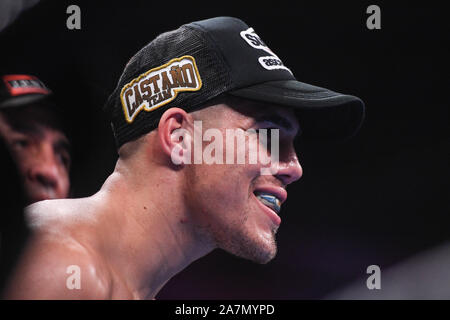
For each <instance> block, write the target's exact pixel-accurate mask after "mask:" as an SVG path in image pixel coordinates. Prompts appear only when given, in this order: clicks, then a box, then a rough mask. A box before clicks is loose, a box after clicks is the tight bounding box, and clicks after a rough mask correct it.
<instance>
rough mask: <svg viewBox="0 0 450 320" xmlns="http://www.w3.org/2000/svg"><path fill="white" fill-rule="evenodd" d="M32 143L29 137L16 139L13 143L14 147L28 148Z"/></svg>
mask: <svg viewBox="0 0 450 320" xmlns="http://www.w3.org/2000/svg"><path fill="white" fill-rule="evenodd" d="M29 144H30V142H29V141H28V139H16V140H14V141H13V143H12V145H13V147H14V148H19V149H21V148H26V147H28V145H29Z"/></svg>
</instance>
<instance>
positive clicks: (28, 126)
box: [0, 107, 71, 204]
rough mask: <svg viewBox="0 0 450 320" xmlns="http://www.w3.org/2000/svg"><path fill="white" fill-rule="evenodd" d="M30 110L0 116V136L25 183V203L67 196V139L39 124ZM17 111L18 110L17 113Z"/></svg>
mask: <svg viewBox="0 0 450 320" xmlns="http://www.w3.org/2000/svg"><path fill="white" fill-rule="evenodd" d="M31 108H32V107H25V108H17V109H18V110H13V111H12V112H11V111H8V112H4V111H3V112H0V134H1V135H2V137H3V139H4V140H5V141H6V143H7V145H8V146H9V148H10V151H11V154H12V156H13V158H14V160H15V161H16V164H17V167H18V169H19V171H20V174H21V177H22V179H23V183H24V189H25V193H26V199H27V203H28V204H31V203H34V202H37V201H40V200H46V199H59V198H66V197H67V196H68V195H69V190H70V180H69V170H70V162H71V157H70V152H69V142H68V139H67V137H66V136H65V135H64V133H62V132H61V131H60V130H58V129H56V128H54V127H52V126H50V125H49V123H48V121H44V122H42V121H40V120H41V118H42V117H45V116H46V113H45V112H44V113H41V114H38V116H36V115H37V113H39V112H40V111H38V110H37V109H34V110H32V109H31ZM19 109H20V110H19Z"/></svg>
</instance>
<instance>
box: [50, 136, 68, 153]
mask: <svg viewBox="0 0 450 320" xmlns="http://www.w3.org/2000/svg"><path fill="white" fill-rule="evenodd" d="M53 147H54V148H55V150H58V151H66V152H68V153H69V154H70V151H71V146H70V143H69V141H67V140H66V139H58V141H56V142H55V143H54V145H53Z"/></svg>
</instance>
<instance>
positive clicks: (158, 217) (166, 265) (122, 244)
mask: <svg viewBox="0 0 450 320" xmlns="http://www.w3.org/2000/svg"><path fill="white" fill-rule="evenodd" d="M166 170H169V169H167V168H156V169H154V170H146V174H142V173H141V174H140V175H139V176H136V175H135V173H136V170H133V171H128V170H127V168H126V167H123V166H122V165H121V164H120V160H119V163H118V165H117V167H116V170H115V171H114V173H113V174H112V175H111V176H110V177H109V178H108V179H107V181H106V182H105V184H104V185H103V187H102V189H101V190H100V191H99V192H98V193H97V194H96V195H95V196H94V197H96V198H97V199H99V200H100V201H101V202H102V203H105V204H107V207H108V210H105V211H104V212H105V218H106V219H107V221H108V222H106V223H107V225H108V226H109V227H108V228H107V229H108V231H107V235H106V236H105V237H103V239H105V240H106V239H107V240H106V241H104V242H102V243H104V245H105V246H106V248H105V249H106V250H103V252H104V253H106V255H107V257H106V259H107V260H108V261H109V262H110V264H111V267H112V269H113V270H114V272H115V273H116V274H117V275H118V276H119V277H121V278H122V279H123V280H124V281H125V283H126V285H127V286H128V287H129V290H130V291H131V292H132V294H133V295H134V296H135V297H136V298H146V299H153V298H155V296H156V294H157V293H158V291H159V290H160V289H161V288H162V286H163V285H164V284H165V283H166V282H167V281H168V280H169V279H170V278H172V277H173V276H174V275H176V274H177V273H178V272H180V271H181V270H183V269H184V268H185V267H187V266H188V265H189V264H190V263H192V262H193V261H195V260H196V259H198V258H200V257H202V256H204V255H206V254H207V253H209V252H210V251H211V250H212V249H213V248H214V246H213V245H212V243H210V241H207V240H206V239H201V238H199V236H198V235H197V233H196V232H195V230H194V229H193V227H192V223H191V222H190V221H189V215H188V212H187V211H186V207H185V205H184V202H183V195H182V189H181V188H182V186H181V185H179V184H178V182H177V181H176V178H175V177H174V176H171V173H170V172H165V171H166ZM149 172H152V173H149Z"/></svg>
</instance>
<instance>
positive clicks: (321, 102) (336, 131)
mask: <svg viewBox="0 0 450 320" xmlns="http://www.w3.org/2000/svg"><path fill="white" fill-rule="evenodd" d="M229 93H230V94H231V95H234V96H238V97H241V98H247V99H251V100H256V101H261V102H266V103H273V104H276V105H281V106H289V107H293V108H294V109H295V111H296V113H297V114H298V120H299V123H300V127H301V130H302V132H303V133H302V135H303V136H305V137H308V138H319V139H332V140H341V139H345V138H349V137H351V136H353V135H354V134H355V133H356V132H357V131H358V130H359V128H360V127H361V125H362V122H363V119H364V109H365V107H364V102H363V101H362V100H361V99H359V98H358V97H355V96H352V95H346V94H341V93H337V92H334V91H331V90H328V89H325V88H321V87H317V86H313V85H309V84H306V83H303V82H299V81H296V80H282V81H270V82H264V83H261V84H256V85H253V86H249V87H245V88H240V89H236V90H233V91H230V92H229Z"/></svg>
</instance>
